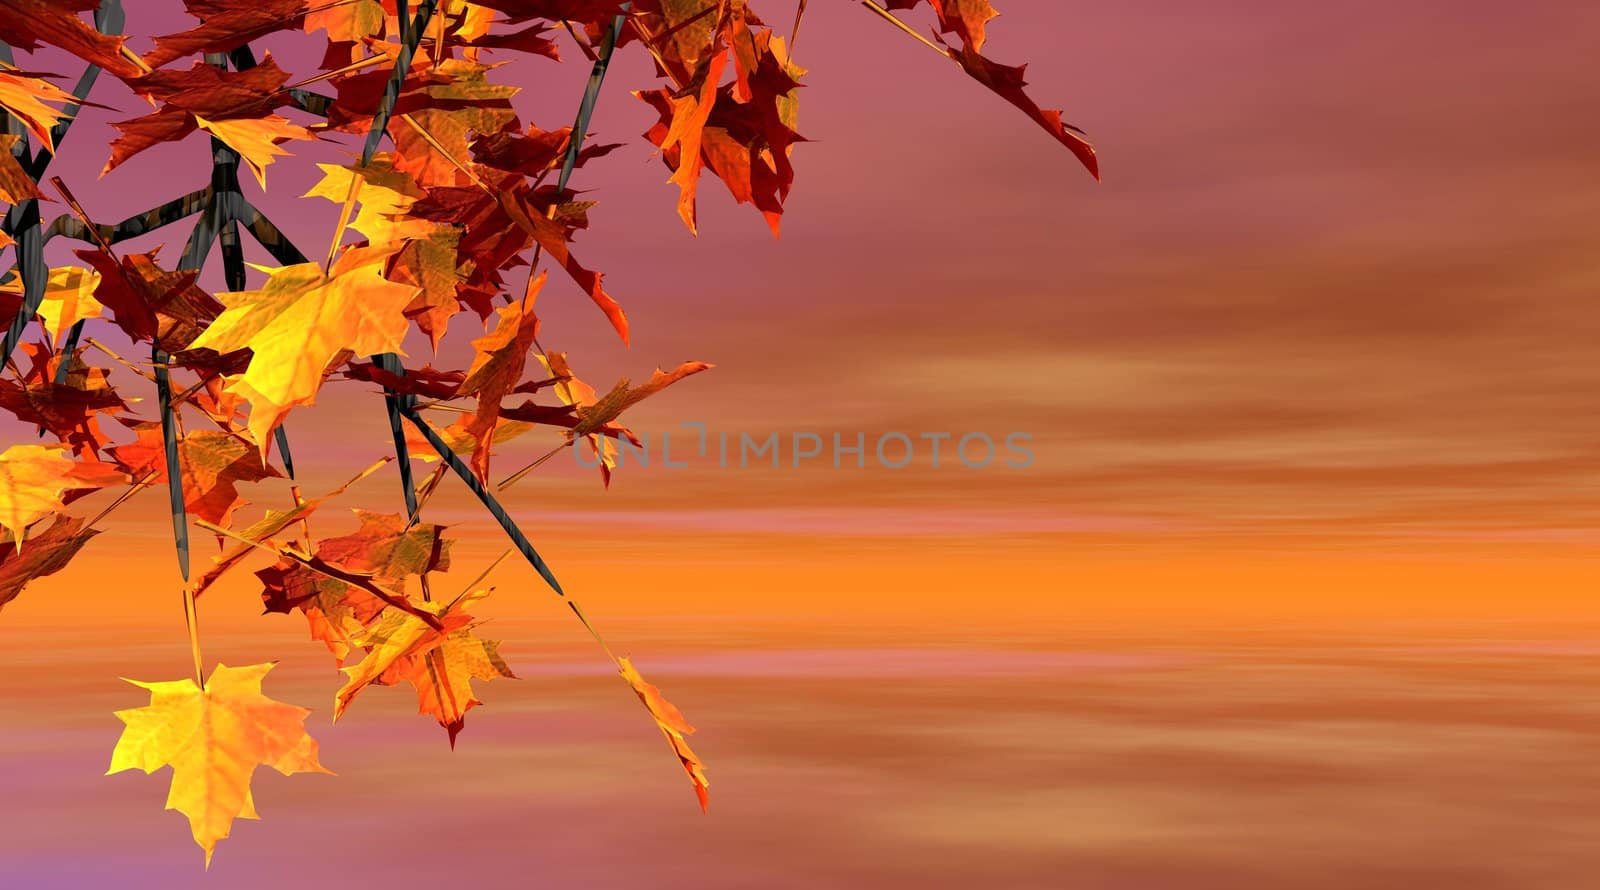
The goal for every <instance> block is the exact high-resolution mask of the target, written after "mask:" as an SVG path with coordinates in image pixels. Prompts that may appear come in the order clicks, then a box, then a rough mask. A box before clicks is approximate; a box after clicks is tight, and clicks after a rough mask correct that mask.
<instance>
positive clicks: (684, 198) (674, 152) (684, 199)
mask: <svg viewBox="0 0 1600 890" xmlns="http://www.w3.org/2000/svg"><path fill="white" fill-rule="evenodd" d="M727 64H728V52H727V51H726V50H725V49H724V50H722V51H720V52H718V53H717V54H716V55H714V56H711V57H710V59H709V60H708V61H707V63H706V64H705V65H704V66H702V67H701V68H700V69H699V70H698V71H697V72H696V75H695V78H696V80H695V81H694V82H693V84H691V86H692V87H693V89H691V90H685V91H684V92H683V93H674V92H672V91H671V90H657V91H655V92H654V93H644V92H635V93H634V95H635V96H638V97H639V98H640V99H643V100H645V101H646V102H652V97H654V100H655V101H653V102H652V104H656V105H657V107H658V109H659V110H661V112H662V118H663V120H664V121H665V124H666V126H665V130H664V132H661V133H660V134H659V138H657V137H656V136H655V135H654V134H655V132H656V131H654V130H652V131H651V133H650V134H647V136H651V141H652V142H655V144H656V145H657V146H658V147H659V148H660V149H661V150H662V152H664V153H671V154H670V158H676V159H677V163H676V164H675V165H674V164H673V163H672V162H671V160H670V158H669V160H668V166H671V167H672V168H673V172H672V176H671V177H670V178H669V179H668V180H667V181H668V182H671V183H673V184H674V185H676V186H677V187H678V191H679V194H678V216H679V218H681V219H682V220H683V223H684V225H686V226H688V227H689V231H690V232H694V233H696V234H698V232H699V226H698V224H697V222H696V215H695V190H696V186H697V184H698V183H699V181H700V170H701V168H702V167H703V166H704V163H705V162H704V159H703V157H702V155H701V153H700V144H701V141H702V139H703V138H704V136H705V129H706V121H707V120H709V119H710V117H711V110H712V108H713V107H715V105H716V102H717V86H718V82H719V81H720V80H721V78H722V70H723V68H724V67H725V66H726V65H727ZM663 105H664V106H665V107H664V108H662V106H663Z"/></svg>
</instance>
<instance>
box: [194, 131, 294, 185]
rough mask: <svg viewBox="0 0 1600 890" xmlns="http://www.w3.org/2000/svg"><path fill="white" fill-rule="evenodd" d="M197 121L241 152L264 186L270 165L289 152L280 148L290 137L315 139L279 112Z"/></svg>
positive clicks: (247, 164) (252, 171) (230, 146)
mask: <svg viewBox="0 0 1600 890" xmlns="http://www.w3.org/2000/svg"><path fill="white" fill-rule="evenodd" d="M194 122H195V124H196V125H198V126H199V127H200V129H202V130H205V131H206V132H207V133H210V134H211V135H213V136H215V137H217V138H218V139H220V140H222V141H223V142H224V143H226V144H227V146H228V147H229V148H231V149H233V150H234V151H236V152H238V153H239V157H240V158H241V159H243V161H244V162H245V165H246V166H248V167H249V168H250V172H251V173H254V174H255V175H256V182H259V183H261V188H262V189H266V187H267V165H269V164H271V163H272V162H273V161H275V160H277V159H278V158H280V157H283V156H285V155H287V154H289V153H288V152H286V151H284V150H283V149H281V148H279V147H278V144H279V143H281V142H287V141H289V140H290V139H316V138H317V137H316V136H315V135H313V134H312V132H311V131H310V130H307V129H306V128H305V127H302V126H300V125H299V124H295V123H290V122H289V119H288V118H286V117H282V116H280V115H276V114H269V115H267V116H266V117H259V118H238V119H236V120H235V119H230V120H220V121H212V120H206V119H205V118H203V117H201V116H199V115H195V118H194Z"/></svg>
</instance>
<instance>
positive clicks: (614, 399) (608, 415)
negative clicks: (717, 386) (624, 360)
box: [572, 362, 716, 436]
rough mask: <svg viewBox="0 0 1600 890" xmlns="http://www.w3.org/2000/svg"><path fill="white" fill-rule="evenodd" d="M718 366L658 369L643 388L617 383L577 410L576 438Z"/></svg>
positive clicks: (624, 381)
mask: <svg viewBox="0 0 1600 890" xmlns="http://www.w3.org/2000/svg"><path fill="white" fill-rule="evenodd" d="M714 367H716V365H711V364H707V363H705V362H684V363H683V364H681V365H679V366H677V367H676V368H673V369H672V370H671V371H663V370H661V369H660V368H657V369H656V370H655V372H654V373H652V374H651V375H650V379H649V380H648V381H647V382H646V383H645V384H644V385H643V386H630V385H629V384H628V380H627V378H623V379H622V380H619V381H617V385H616V386H614V387H612V388H611V391H610V392H608V393H606V394H605V395H604V396H601V397H600V398H599V399H596V400H595V401H593V402H592V403H590V404H587V405H582V406H580V407H579V408H578V425H577V426H575V427H573V429H572V432H573V434H574V435H578V436H583V435H588V434H590V433H594V432H597V431H599V430H600V429H601V428H602V427H604V426H606V425H608V424H610V423H611V422H612V421H614V420H616V419H617V418H618V417H620V416H621V415H622V412H623V411H625V410H627V409H628V408H630V407H632V406H634V405H637V404H638V403H639V402H642V401H644V400H645V399H647V398H649V397H650V396H653V395H655V394H656V393H658V392H660V391H662V390H663V389H666V388H667V387H669V386H671V385H672V384H674V383H677V382H678V381H679V380H682V379H683V378H685V377H689V376H692V375H694V374H698V373H700V372H701V371H709V370H711V369H712V368H714Z"/></svg>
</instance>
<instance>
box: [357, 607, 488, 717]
mask: <svg viewBox="0 0 1600 890" xmlns="http://www.w3.org/2000/svg"><path fill="white" fill-rule="evenodd" d="M488 594H489V591H487V590H478V591H473V592H471V593H468V594H464V595H462V596H460V597H458V598H457V599H456V600H455V601H453V602H451V603H448V604H443V603H433V602H425V603H419V604H417V605H418V608H420V609H421V610H423V611H425V612H427V613H429V614H432V615H436V616H438V619H439V624H440V627H439V628H433V627H429V626H428V625H427V624H426V623H425V622H423V621H422V620H421V619H420V618H419V617H417V616H416V615H411V614H407V613H405V612H402V611H400V610H398V609H392V608H391V609H386V610H385V611H384V612H383V614H381V615H380V616H379V617H378V620H377V621H375V622H373V623H372V624H371V625H370V626H369V627H368V628H367V629H366V630H365V631H363V632H362V634H361V635H360V637H358V638H357V639H355V640H354V642H355V644H356V645H359V646H362V647H364V648H366V649H367V650H368V652H367V655H366V657H365V658H363V659H362V660H361V661H360V663H358V664H356V665H354V666H352V667H344V668H341V670H342V671H344V673H345V674H346V675H347V677H348V679H347V680H346V682H345V685H344V687H343V688H341V689H340V690H339V692H338V694H337V695H336V696H335V697H334V720H336V721H337V720H338V719H339V717H340V715H342V714H343V713H344V710H345V708H346V707H348V706H349V704H350V702H351V701H352V700H353V699H354V698H355V697H356V695H357V694H359V693H360V692H361V690H363V689H365V688H366V687H367V686H369V685H373V684H377V685H380V686H393V685H396V684H398V683H400V682H402V681H404V682H409V683H411V684H412V686H413V687H414V688H415V689H416V691H417V699H418V706H419V713H422V714H428V715H431V716H433V717H434V718H435V719H436V720H438V721H439V725H440V726H442V727H444V729H445V732H446V733H447V734H448V736H449V739H450V746H451V747H452V748H453V747H455V744H456V736H457V735H458V734H459V733H460V732H461V728H462V727H463V726H464V725H465V722H466V713H467V711H469V710H471V709H472V708H473V707H475V706H477V705H480V704H482V702H481V701H478V699H477V698H476V697H475V696H474V695H473V693H472V682H471V681H472V680H492V679H494V678H496V677H511V678H515V677H516V675H515V674H514V673H512V671H511V668H510V667H508V666H507V665H506V663H505V660H504V659H502V658H501V657H500V653H499V645H500V644H499V643H498V642H496V641H493V640H483V639H479V638H478V637H477V636H476V635H475V634H473V632H472V626H473V620H472V616H470V615H468V614H466V612H465V609H466V607H467V606H469V605H471V604H472V603H474V602H477V601H478V600H481V599H482V598H484V597H485V596H488Z"/></svg>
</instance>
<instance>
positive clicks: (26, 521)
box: [0, 445, 128, 549]
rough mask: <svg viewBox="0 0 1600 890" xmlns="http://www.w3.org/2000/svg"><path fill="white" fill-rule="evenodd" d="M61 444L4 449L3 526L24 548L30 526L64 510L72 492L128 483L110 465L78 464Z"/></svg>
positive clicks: (0, 458)
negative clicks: (25, 535)
mask: <svg viewBox="0 0 1600 890" xmlns="http://www.w3.org/2000/svg"><path fill="white" fill-rule="evenodd" d="M62 450H63V446H60V445H13V446H11V447H10V448H7V449H6V450H5V451H4V452H0V528H3V529H6V530H8V531H10V532H11V535H12V539H13V540H15V541H16V542H17V546H18V548H19V549H20V548H21V546H22V538H23V535H24V533H25V531H26V529H27V527H28V526H30V525H32V524H33V523H35V522H38V521H39V520H40V519H43V518H45V517H46V516H49V515H51V514H52V513H57V512H60V510H61V509H62V508H63V507H65V506H66V504H67V502H68V501H70V500H72V497H71V493H74V492H84V491H93V490H95V489H100V488H105V487H107V486H109V485H116V484H118V483H121V482H127V481H128V480H127V477H126V476H124V475H123V474H122V473H121V472H119V471H117V470H116V469H115V468H113V467H110V466H108V465H106V464H97V463H77V462H75V461H73V460H72V459H71V458H69V457H67V456H66V455H65V454H63V453H62Z"/></svg>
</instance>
